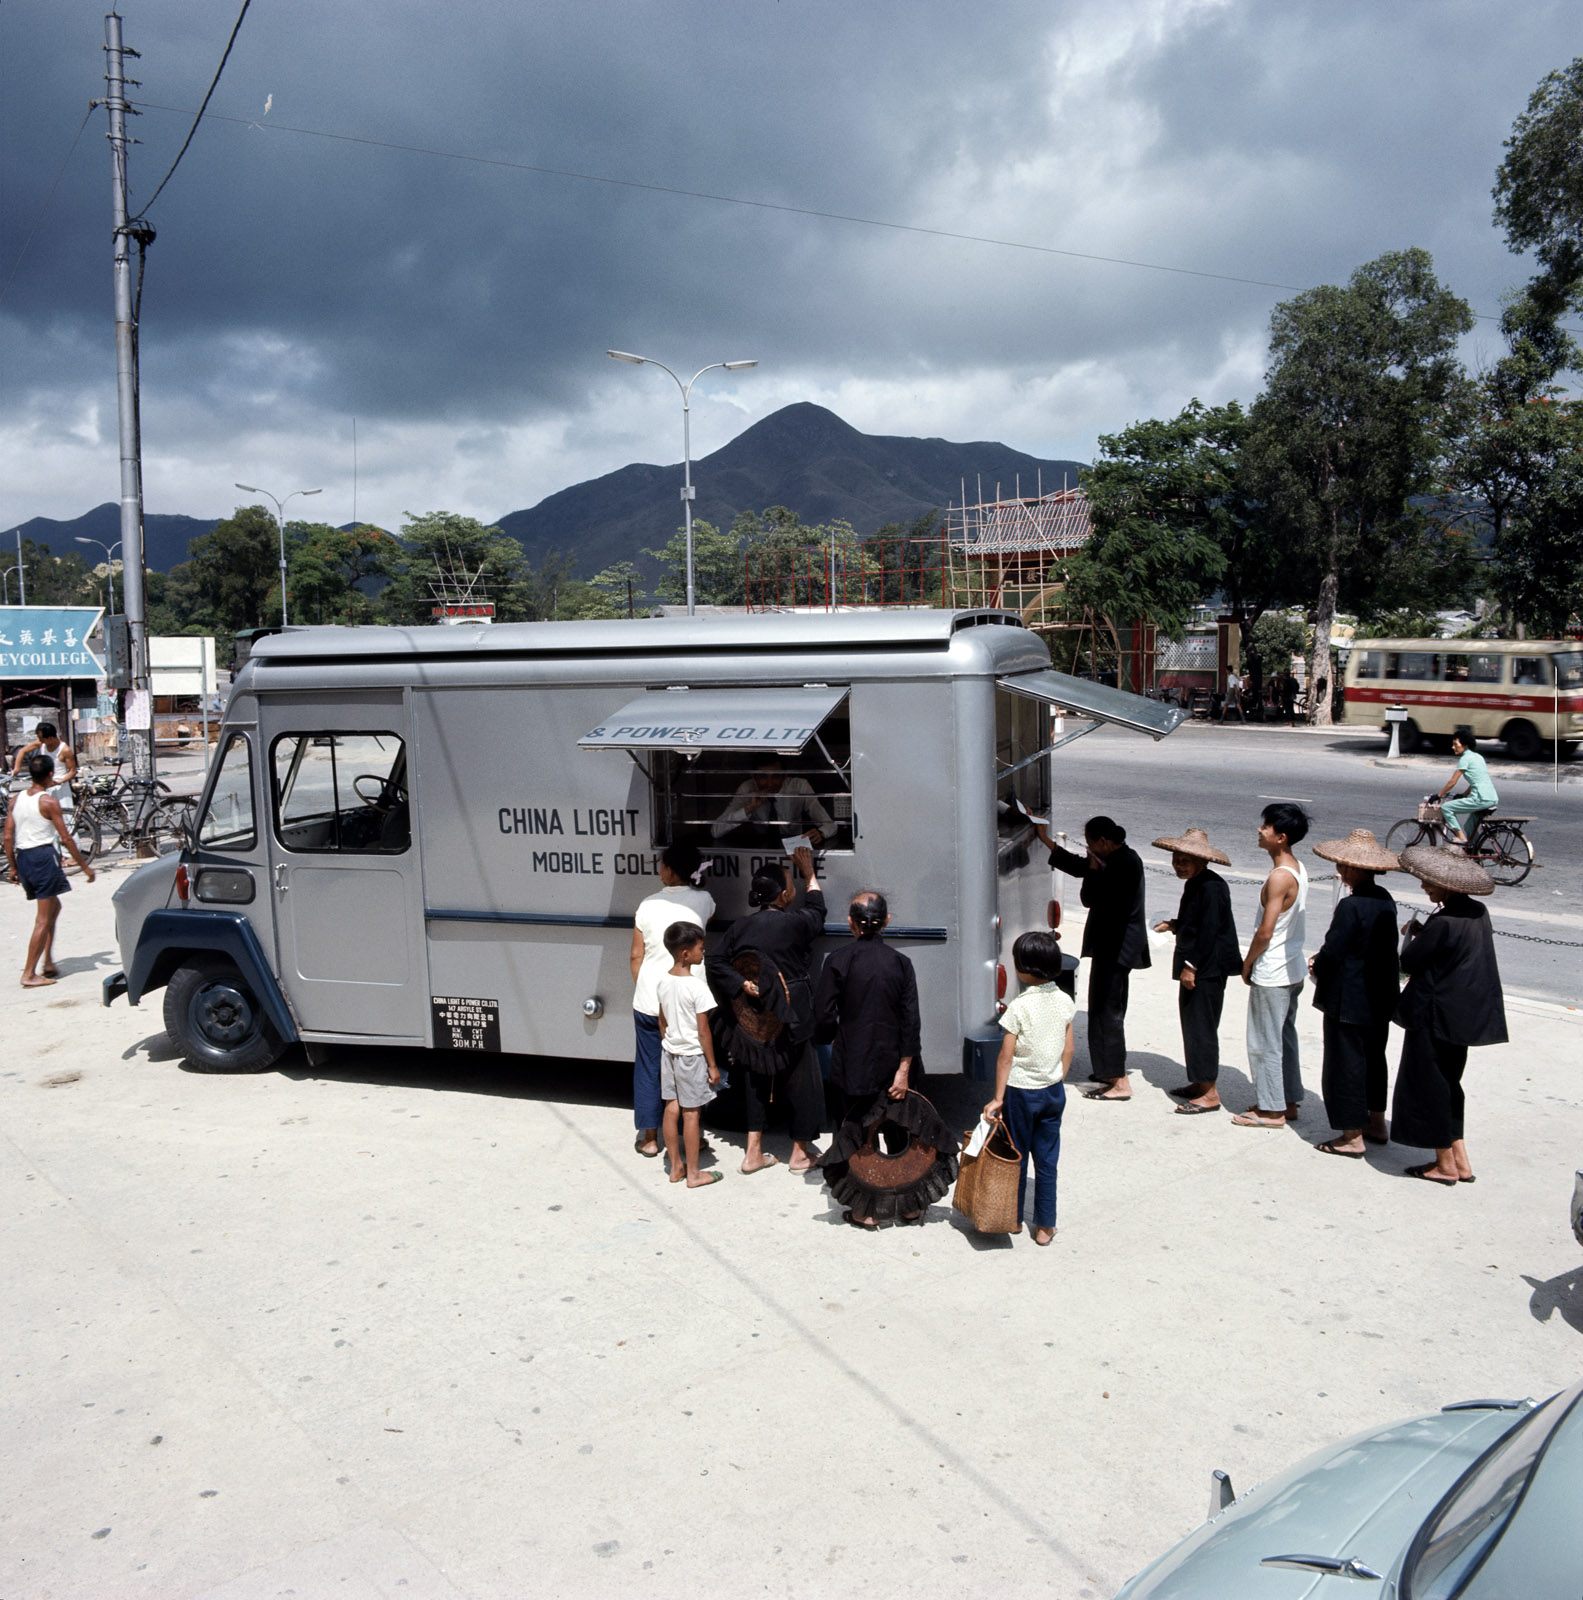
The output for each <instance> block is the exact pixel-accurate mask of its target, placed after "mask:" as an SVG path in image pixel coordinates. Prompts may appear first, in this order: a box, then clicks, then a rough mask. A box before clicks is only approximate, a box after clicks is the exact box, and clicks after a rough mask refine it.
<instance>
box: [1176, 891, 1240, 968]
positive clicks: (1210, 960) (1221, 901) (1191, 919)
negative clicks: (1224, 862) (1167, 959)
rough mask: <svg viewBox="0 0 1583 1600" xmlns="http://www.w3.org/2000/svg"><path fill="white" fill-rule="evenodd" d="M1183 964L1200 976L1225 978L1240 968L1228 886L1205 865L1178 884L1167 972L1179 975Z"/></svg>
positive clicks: (1235, 926) (1235, 927)
mask: <svg viewBox="0 0 1583 1600" xmlns="http://www.w3.org/2000/svg"><path fill="white" fill-rule="evenodd" d="M1185 966H1191V967H1192V968H1193V970H1194V971H1195V972H1196V973H1197V974H1198V976H1199V977H1200V978H1229V977H1231V976H1232V975H1233V974H1234V973H1240V972H1241V971H1242V950H1241V948H1240V947H1239V946H1238V944H1237V924H1236V922H1235V921H1234V920H1233V918H1232V915H1231V890H1230V889H1228V888H1227V887H1226V880H1225V879H1224V878H1222V877H1221V876H1220V874H1219V873H1218V872H1216V871H1215V870H1214V868H1213V867H1205V868H1204V870H1203V871H1202V872H1200V873H1198V874H1196V875H1195V876H1194V877H1191V878H1189V879H1188V880H1187V882H1186V883H1184V884H1183V885H1182V903H1181V905H1180V906H1179V907H1178V908H1177V912H1176V948H1175V950H1173V951H1172V952H1171V976H1172V977H1173V978H1180V977H1181V975H1182V968H1183V967H1185Z"/></svg>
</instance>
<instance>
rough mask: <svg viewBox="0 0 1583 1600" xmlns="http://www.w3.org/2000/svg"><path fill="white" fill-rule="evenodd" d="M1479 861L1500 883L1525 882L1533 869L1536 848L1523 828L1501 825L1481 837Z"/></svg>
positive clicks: (1507, 824)
mask: <svg viewBox="0 0 1583 1600" xmlns="http://www.w3.org/2000/svg"><path fill="white" fill-rule="evenodd" d="M1477 860H1478V864H1479V865H1480V866H1481V867H1483V868H1484V870H1485V871H1486V872H1487V873H1489V875H1490V876H1491V877H1492V878H1493V879H1494V880H1495V881H1496V882H1497V883H1503V884H1507V885H1511V884H1514V883H1521V882H1522V881H1523V879H1524V878H1526V877H1527V876H1528V874H1529V872H1530V871H1532V869H1533V864H1534V847H1533V846H1532V845H1531V844H1530V843H1529V842H1528V836H1527V835H1526V834H1525V833H1524V832H1523V831H1522V829H1521V828H1518V827H1514V826H1513V825H1512V824H1511V823H1509V822H1498V823H1496V824H1495V826H1494V827H1493V828H1490V829H1487V830H1486V831H1485V832H1484V833H1483V834H1482V835H1481V836H1480V838H1479V847H1478V856H1477Z"/></svg>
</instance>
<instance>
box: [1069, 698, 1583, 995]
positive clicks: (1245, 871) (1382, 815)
mask: <svg viewBox="0 0 1583 1600" xmlns="http://www.w3.org/2000/svg"><path fill="white" fill-rule="evenodd" d="M1384 755H1385V742H1384V741H1383V740H1382V739H1380V738H1378V737H1375V736H1373V735H1372V734H1361V733H1353V732H1343V731H1341V730H1334V731H1326V732H1322V733H1321V732H1312V731H1307V730H1299V731H1291V730H1287V729H1284V728H1262V727H1250V728H1239V727H1234V726H1233V727H1227V728H1221V727H1218V726H1207V725H1204V724H1201V723H1199V724H1195V723H1188V724H1185V725H1184V726H1182V727H1181V728H1179V729H1178V730H1177V731H1176V732H1175V733H1174V734H1172V735H1171V737H1170V738H1168V739H1163V740H1161V741H1160V742H1159V743H1155V742H1154V741H1153V740H1150V739H1145V738H1143V737H1141V736H1139V735H1137V734H1130V733H1125V732H1122V731H1120V730H1117V729H1113V728H1105V729H1101V730H1100V731H1098V732H1095V733H1092V734H1088V735H1086V736H1085V737H1083V738H1081V739H1077V740H1074V741H1073V742H1072V743H1071V744H1069V745H1067V746H1065V748H1064V749H1062V750H1061V751H1060V753H1059V756H1058V760H1059V762H1060V768H1059V770H1060V774H1061V776H1060V779H1059V780H1058V783H1057V788H1056V806H1055V825H1056V826H1057V827H1060V828H1064V829H1066V831H1067V832H1068V834H1069V835H1070V836H1071V838H1072V839H1073V840H1074V841H1076V840H1080V839H1081V836H1082V825H1083V820H1084V818H1085V817H1089V816H1092V815H1094V814H1095V813H1096V812H1107V813H1109V814H1110V815H1111V816H1114V817H1115V818H1116V820H1117V821H1118V822H1120V823H1121V824H1122V826H1123V827H1125V828H1126V829H1127V831H1128V837H1129V842H1130V843H1132V844H1135V845H1136V846H1137V847H1138V849H1139V851H1140V853H1141V854H1142V855H1143V857H1144V859H1145V861H1146V862H1147V863H1148V865H1149V867H1150V878H1149V915H1150V919H1151V921H1152V920H1156V919H1158V918H1163V917H1167V916H1169V915H1170V914H1171V912H1172V910H1173V908H1174V906H1175V903H1176V887H1175V884H1176V880H1175V878H1174V876H1173V875H1172V874H1171V871H1170V863H1169V860H1168V858H1167V857H1166V856H1165V854H1164V852H1163V851H1153V850H1150V848H1149V841H1150V840H1151V839H1154V838H1158V837H1159V836H1160V835H1162V834H1176V833H1180V832H1181V830H1182V829H1184V828H1187V827H1189V826H1196V827H1200V828H1203V829H1205V830H1206V831H1207V832H1208V834H1209V837H1210V840H1211V842H1212V843H1214V844H1216V845H1218V846H1220V848H1222V849H1223V850H1224V851H1225V852H1226V854H1227V855H1229V856H1230V857H1231V860H1232V863H1233V868H1234V870H1233V871H1232V872H1229V873H1227V874H1226V876H1227V877H1228V879H1229V880H1230V882H1231V884H1232V902H1233V905H1234V907H1235V909H1236V913H1237V922H1238V929H1239V931H1240V932H1241V933H1242V937H1243V940H1244V942H1246V940H1247V938H1248V937H1249V935H1250V934H1251V932H1252V930H1253V927H1254V925H1255V923H1256V920H1257V918H1256V908H1257V883H1258V881H1259V880H1260V879H1262V877H1263V867H1264V857H1263V856H1262V855H1261V854H1260V853H1259V851H1258V848H1257V844H1256V841H1255V837H1254V836H1255V831H1256V829H1257V826H1258V819H1259V812H1260V811H1261V810H1262V808H1263V807H1264V806H1265V805H1267V804H1268V803H1269V802H1270V801H1271V800H1296V801H1298V802H1300V803H1301V804H1302V806H1303V808H1304V810H1306V811H1307V812H1308V813H1309V815H1310V816H1311V817H1312V818H1313V831H1312V832H1311V833H1310V835H1309V838H1308V839H1307V840H1306V841H1305V842H1304V844H1303V846H1301V847H1300V848H1299V851H1298V854H1299V856H1300V858H1301V859H1302V861H1303V863H1304V865H1305V866H1307V867H1308V869H1309V871H1310V873H1312V874H1315V875H1316V876H1317V875H1318V874H1319V873H1321V872H1324V873H1328V872H1329V871H1330V869H1329V868H1328V867H1327V866H1326V864H1325V863H1324V862H1322V861H1319V860H1317V859H1316V858H1315V857H1314V856H1313V855H1312V852H1311V846H1312V845H1313V844H1316V843H1318V842H1319V841H1320V840H1322V839H1335V838H1340V837H1342V836H1344V835H1345V834H1346V833H1347V832H1348V831H1349V830H1350V829H1352V828H1369V829H1372V830H1373V832H1374V833H1375V835H1376V836H1377V837H1378V838H1380V839H1381V840H1383V839H1384V837H1385V835H1386V833H1387V831H1388V830H1389V829H1390V827H1391V825H1392V823H1395V822H1398V821H1400V820H1401V819H1402V818H1403V817H1406V816H1411V815H1412V814H1413V808H1414V806H1415V804H1416V803H1417V801H1418V799H1419V798H1420V796H1422V795H1425V794H1428V793H1431V792H1432V791H1434V790H1437V789H1439V787H1440V785H1441V784H1442V783H1444V782H1445V780H1446V778H1447V777H1448V776H1449V775H1450V772H1451V768H1452V764H1453V763H1452V760H1451V758H1450V757H1449V756H1414V757H1411V758H1408V759H1404V760H1401V761H1400V762H1398V763H1393V764H1392V765H1391V766H1389V767H1382V766H1379V765H1376V763H1377V762H1378V761H1379V760H1381V759H1382V758H1383V757H1384ZM1490 770H1491V773H1492V775H1493V776H1494V779H1495V784H1496V788H1497V790H1498V792H1499V793H1500V796H1501V805H1500V811H1501V812H1503V813H1506V814H1508V815H1514V816H1527V817H1532V818H1533V819H1534V820H1533V821H1532V822H1531V823H1530V824H1529V825H1528V827H1527V830H1526V831H1527V834H1528V837H1529V838H1530V839H1531V840H1532V841H1533V845H1534V852H1535V856H1536V858H1537V859H1536V863H1535V866H1534V869H1533V871H1532V872H1530V873H1529V875H1528V878H1527V880H1526V881H1525V882H1524V883H1522V884H1520V885H1518V886H1516V887H1515V888H1498V889H1497V890H1496V891H1495V894H1494V896H1493V897H1492V898H1491V900H1490V911H1491V915H1492V917H1493V919H1494V923H1495V927H1496V929H1497V932H1498V934H1499V937H1498V938H1497V940H1496V950H1497V954H1498V956H1499V959H1500V965H1501V975H1502V980H1503V982H1504V983H1505V986H1506V988H1507V989H1508V990H1509V991H1511V992H1512V993H1516V994H1526V995H1529V996H1532V997H1535V998H1539V999H1545V1000H1551V1001H1558V1002H1560V1003H1562V1004H1565V1005H1580V1004H1583V852H1580V851H1579V848H1578V845H1579V841H1580V839H1583V829H1580V826H1579V824H1580V822H1583V761H1579V760H1574V761H1572V762H1571V763H1563V765H1562V767H1561V774H1562V776H1561V781H1560V783H1559V784H1558V785H1556V786H1555V787H1552V783H1551V781H1550V780H1551V769H1550V768H1549V767H1548V766H1546V765H1543V764H1541V763H1538V762H1533V763H1518V762H1508V761H1504V760H1492V761H1491V765H1490ZM1386 883H1387V887H1389V888H1390V889H1391V891H1392V893H1393V894H1395V895H1396V896H1397V898H1398V899H1399V900H1402V901H1404V902H1406V903H1409V904H1419V905H1423V904H1424V903H1425V902H1424V900H1423V896H1422V894H1421V893H1420V892H1418V890H1417V886H1416V885H1414V884H1409V883H1408V882H1407V881H1406V880H1404V879H1401V878H1399V877H1396V876H1394V875H1393V876H1392V877H1390V878H1388V879H1387V880H1386ZM1071 898H1072V899H1073V900H1075V899H1076V884H1075V883H1073V885H1072V892H1071ZM1331 904H1332V899H1331V886H1330V885H1329V884H1328V883H1316V884H1315V886H1314V891H1313V893H1312V896H1311V898H1310V901H1309V933H1308V944H1309V948H1310V950H1312V949H1313V948H1314V947H1315V946H1316V945H1317V944H1318V942H1319V940H1320V938H1321V937H1322V936H1323V931H1324V927H1325V924H1326V922H1327V921H1328V920H1329V916H1330V907H1331ZM1543 939H1551V940H1561V941H1566V943H1565V944H1543V943H1539V942H1537V941H1539V940H1543Z"/></svg>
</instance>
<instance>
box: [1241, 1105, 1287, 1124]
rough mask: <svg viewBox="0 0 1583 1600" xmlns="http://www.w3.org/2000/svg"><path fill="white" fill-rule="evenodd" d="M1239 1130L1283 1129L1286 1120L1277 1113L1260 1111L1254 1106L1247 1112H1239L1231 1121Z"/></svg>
mask: <svg viewBox="0 0 1583 1600" xmlns="http://www.w3.org/2000/svg"><path fill="white" fill-rule="evenodd" d="M1231 1120H1232V1121H1233V1122H1234V1123H1236V1125H1237V1126H1238V1127H1239V1128H1284V1127H1285V1126H1286V1118H1285V1117H1284V1116H1283V1115H1282V1114H1281V1113H1280V1112H1279V1111H1260V1110H1259V1108H1258V1107H1257V1106H1254V1107H1253V1108H1252V1110H1249V1111H1239V1112H1238V1113H1237V1115H1236V1116H1234V1117H1233V1118H1232V1119H1231Z"/></svg>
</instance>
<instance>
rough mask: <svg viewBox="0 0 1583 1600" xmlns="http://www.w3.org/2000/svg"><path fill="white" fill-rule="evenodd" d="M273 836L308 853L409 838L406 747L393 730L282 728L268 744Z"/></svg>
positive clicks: (381, 850) (381, 849) (388, 851)
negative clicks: (295, 730)
mask: <svg viewBox="0 0 1583 1600" xmlns="http://www.w3.org/2000/svg"><path fill="white" fill-rule="evenodd" d="M273 766H274V796H275V836H276V837H277V838H278V839H279V840H280V842H281V844H282V845H283V846H285V848H286V849H287V850H295V851H301V852H303V853H306V854H311V855H324V854H345V853H355V854H359V855H400V854H401V853H402V852H403V851H405V850H407V849H408V848H409V847H410V846H411V843H412V824H411V817H410V812H409V809H408V805H407V754H406V747H405V746H404V745H403V744H402V742H401V740H400V739H398V738H397V737H396V735H395V734H393V733H288V734H282V735H281V737H280V738H278V739H276V741H275V744H274V749H273Z"/></svg>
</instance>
